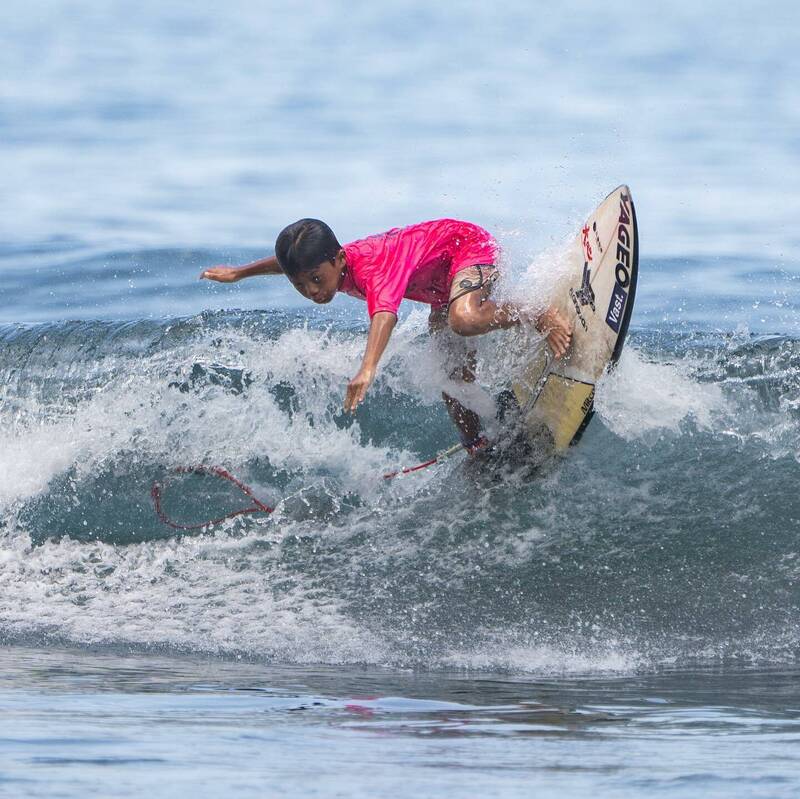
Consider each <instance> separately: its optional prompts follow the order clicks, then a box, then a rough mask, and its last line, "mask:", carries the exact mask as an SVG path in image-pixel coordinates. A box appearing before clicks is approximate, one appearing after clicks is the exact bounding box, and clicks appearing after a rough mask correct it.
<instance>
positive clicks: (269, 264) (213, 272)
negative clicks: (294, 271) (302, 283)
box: [200, 255, 283, 283]
mask: <svg viewBox="0 0 800 799" xmlns="http://www.w3.org/2000/svg"><path fill="white" fill-rule="evenodd" d="M280 274H283V270H282V269H281V268H280V266H279V264H278V259H277V258H276V257H275V256H274V255H270V256H269V258H262V259H261V260H260V261H253V262H252V263H250V264H245V265H244V266H211V267H209V268H208V269H204V270H203V271H202V272H201V273H200V280H202V279H203V278H205V279H206V280H216V281H217V283H235V282H236V281H237V280H241V279H242V278H243V277H253V276H254V275H280Z"/></svg>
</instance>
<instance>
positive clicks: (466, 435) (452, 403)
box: [428, 308, 481, 442]
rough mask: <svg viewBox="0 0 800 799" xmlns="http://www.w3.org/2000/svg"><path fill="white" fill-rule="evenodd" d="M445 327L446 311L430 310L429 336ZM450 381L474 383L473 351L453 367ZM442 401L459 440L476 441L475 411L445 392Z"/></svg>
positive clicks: (477, 420) (478, 426)
mask: <svg viewBox="0 0 800 799" xmlns="http://www.w3.org/2000/svg"><path fill="white" fill-rule="evenodd" d="M446 327H447V310H446V309H442V308H440V309H436V310H433V309H432V310H431V315H430V317H428V329H429V330H430V332H431V334H435V333H437V332H443V331H444V330H445V328H446ZM449 377H450V379H451V380H459V381H462V382H464V383H474V382H475V350H470V351H468V352H467V353H466V358H465V360H464V361H463V362H462V363H461V364H458V365H455V366H454V368H453V369H452V371H451V372H450V373H449ZM442 399H443V400H444V404H445V407H446V408H447V413H448V414H449V416H450V418H451V419H452V420H453V424H454V425H455V426H456V427H457V428H458V432H459V433H460V436H461V440H462V441H464V442H467V441H476V440H477V439H478V437H479V435H480V432H481V418H480V416H478V414H477V413H475V411H471V410H470V409H469V408H465V407H464V406H463V405H462V404H461V403H460V402H459V401H458V400H457V399H456V398H455V397H451V396H450V395H449V394H448V393H447V392H446V391H443V392H442Z"/></svg>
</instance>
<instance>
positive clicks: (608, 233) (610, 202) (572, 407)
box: [511, 186, 639, 455]
mask: <svg viewBox="0 0 800 799" xmlns="http://www.w3.org/2000/svg"><path fill="white" fill-rule="evenodd" d="M638 268H639V235H638V230H637V226H636V211H635V209H634V205H633V200H632V198H631V192H630V189H629V188H628V187H627V186H619V187H618V188H616V189H614V191H612V192H611V194H609V195H608V197H606V198H605V200H603V202H602V203H600V205H599V206H598V207H597V208H596V209H595V211H594V212H593V213H592V214H590V215H589V218H588V219H586V221H585V222H584V224H583V225H581V228H580V231H579V232H578V234H577V236H576V237H575V238H574V240H573V241H572V242H571V244H570V245H569V248H568V251H567V253H566V266H565V268H564V269H563V271H562V270H559V274H560V277H559V279H558V280H557V282H556V287H555V291H554V293H553V297H552V303H551V304H552V305H555V306H556V307H557V308H558V309H559V310H560V311H561V312H562V313H563V314H564V315H565V316H566V317H567V318H568V319H569V320H570V321H571V322H572V323H573V334H572V344H571V347H570V350H569V352H568V353H567V354H566V355H565V356H564V357H563V358H561V359H559V360H556V359H555V358H554V357H553V355H552V352H551V351H550V348H549V347H546V346H545V347H543V348H542V347H541V346H540V347H538V348H537V350H538V354H537V355H536V356H535V357H534V358H533V359H532V360H531V361H530V362H529V363H527V364H526V365H525V366H524V368H523V369H522V370H521V373H520V374H519V376H517V377H516V378H515V379H514V380H513V381H512V384H511V388H512V392H513V395H514V399H515V400H516V406H517V412H518V417H517V418H518V423H519V424H520V425H521V427H522V430H523V431H524V435H525V436H526V437H527V439H528V442H529V443H530V444H531V446H532V447H533V449H534V451H535V452H537V453H538V454H539V455H542V454H544V453H550V452H559V451H563V450H565V449H566V448H567V447H569V445H570V444H572V443H574V442H575V441H577V439H578V438H579V437H580V436H581V434H582V433H583V431H584V430H585V428H586V426H587V425H588V424H589V421H590V420H591V418H592V415H593V413H594V410H593V406H594V393H595V384H596V383H597V380H598V379H599V378H600V376H601V375H602V374H603V372H605V371H606V370H607V369H609V368H612V367H613V366H614V364H615V363H616V362H617V360H618V359H619V356H620V354H621V353H622V347H623V345H624V343H625V336H626V334H627V332H628V323H629V322H630V318H631V312H632V311H633V301H634V296H635V294H636V280H637V276H638Z"/></svg>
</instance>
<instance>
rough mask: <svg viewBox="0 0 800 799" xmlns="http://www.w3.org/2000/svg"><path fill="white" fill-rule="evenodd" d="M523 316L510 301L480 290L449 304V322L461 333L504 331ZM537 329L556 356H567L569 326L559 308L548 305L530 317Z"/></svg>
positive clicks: (475, 333) (516, 323) (467, 334)
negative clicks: (494, 297) (500, 300)
mask: <svg viewBox="0 0 800 799" xmlns="http://www.w3.org/2000/svg"><path fill="white" fill-rule="evenodd" d="M524 318H525V314H523V313H522V312H521V311H520V310H519V309H518V308H517V307H516V306H515V305H513V304H512V303H510V302H505V303H498V302H495V300H493V299H491V298H490V297H488V296H487V295H486V292H484V291H483V290H479V291H471V292H469V294H464V295H462V296H461V297H458V298H457V299H455V300H454V301H453V302H452V303H451V304H450V312H449V316H448V323H449V325H450V327H451V329H452V330H453V332H455V333H458V334H459V335H461V336H480V335H482V334H483V333H488V332H490V331H491V330H504V329H506V328H508V327H514V325H518V324H519V323H520V322H521V321H522V320H523V319H524ZM532 321H533V323H534V324H535V326H536V329H537V330H538V331H539V332H540V333H543V334H544V335H545V337H546V338H547V343H548V344H549V345H550V348H551V349H552V350H553V354H554V355H555V357H556V358H561V357H562V356H564V355H566V353H567V350H568V349H569V345H570V341H571V340H572V329H571V328H570V325H569V322H568V320H567V319H566V317H565V316H564V314H563V313H561V311H559V310H558V309H557V308H555V307H550V308H548V309H547V310H546V311H544V313H541V314H539V315H538V316H537V317H535V318H533V319H532Z"/></svg>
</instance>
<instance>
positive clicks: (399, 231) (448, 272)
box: [200, 219, 572, 454]
mask: <svg viewBox="0 0 800 799" xmlns="http://www.w3.org/2000/svg"><path fill="white" fill-rule="evenodd" d="M497 255H498V248H497V244H496V242H495V240H494V239H493V238H492V236H491V235H490V234H489V233H488V232H487V231H486V230H484V229H483V228H480V227H478V226H477V225H473V224H471V223H469V222H461V221H458V220H455V219H437V220H434V221H431V222H421V223H419V224H417V225H411V226H409V227H406V228H395V229H393V230H389V231H387V232H386V233H381V234H378V235H376V236H369V237H368V238H365V239H361V240H358V241H353V242H351V243H350V244H345V245H344V246H342V245H340V244H339V242H338V241H337V239H336V236H335V235H334V233H333V231H332V230H331V229H330V228H329V227H328V226H327V225H326V224H325V223H324V222H321V221H319V220H318V219H301V220H299V221H298V222H295V223H294V224H292V225H289V226H288V227H286V228H284V229H283V230H282V231H281V233H280V234H279V236H278V239H277V241H276V243H275V255H274V256H273V257H271V258H264V259H262V260H259V261H254V262H253V263H250V264H247V265H246V266H241V267H238V268H237V267H229V266H216V267H211V268H210V269H206V270H204V271H203V272H202V274H201V275H200V278H201V279H202V278H206V279H207V280H216V281H219V282H220V283H232V282H235V281H237V280H241V279H242V278H244V277H252V276H253V275H277V274H285V275H286V276H287V277H288V278H289V280H290V281H291V282H292V285H294V287H295V288H296V289H297V290H298V291H299V292H300V293H301V294H302V295H303V296H304V297H307V298H308V299H310V300H312V301H313V302H316V303H320V304H321V303H327V302H330V301H331V300H332V299H333V297H334V295H335V294H336V293H337V292H339V291H343V292H345V293H346V294H350V295H352V296H354V297H359V298H361V299H364V300H366V302H367V310H368V312H369V316H370V326H369V335H368V336H367V347H366V351H365V353H364V358H363V360H362V362H361V368H360V369H359V371H358V374H357V375H356V376H355V377H354V378H353V379H352V380H351V381H350V382H349V384H348V386H347V393H346V396H345V400H344V407H345V410H347V411H348V412H351V413H352V412H353V411H355V409H356V407H357V406H358V405H359V403H361V402H362V401H363V400H364V397H365V396H366V393H367V390H368V389H369V387H370V385H371V384H372V381H373V380H374V379H375V374H376V372H377V368H378V362H379V361H380V358H381V355H382V354H383V351H384V349H385V348H386V344H387V343H388V341H389V337H390V335H391V333H392V330H393V329H394V326H395V324H396V323H397V308H398V306H399V305H400V301H401V300H402V299H403V298H404V297H407V298H408V299H411V300H416V301H418V302H424V303H427V304H429V305H430V306H431V314H430V317H429V320H428V327H429V329H430V332H431V333H432V334H435V335H436V336H437V337H438V338H442V337H443V336H446V335H447V332H448V330H449V331H451V332H452V333H454V334H456V336H457V337H459V338H460V337H468V336H477V335H481V334H483V333H488V332H489V331H491V330H498V329H503V328H507V327H512V326H514V325H517V324H520V322H521V321H524V320H525V319H526V316H525V314H524V313H523V312H522V311H521V310H520V309H519V308H517V307H515V306H514V305H512V304H511V303H503V304H499V303H497V302H495V301H494V300H492V299H490V297H489V293H490V291H491V288H492V284H493V283H494V281H495V280H496V278H497V276H498V272H497V267H496V261H497ZM532 321H533V323H534V324H535V325H536V328H537V330H539V331H540V332H542V333H544V334H545V335H546V337H547V342H548V344H549V345H550V348H551V349H552V350H553V354H554V355H555V357H556V358H561V357H562V356H563V355H564V354H566V352H567V349H568V347H569V343H570V338H571V335H572V334H571V331H570V328H569V325H568V323H567V321H566V319H564V317H563V316H562V315H561V314H560V313H559V312H558V311H557V310H555V309H552V308H551V309H548V310H547V311H545V312H544V313H542V314H540V315H538V316H536V317H535V318H533V319H532ZM460 340H461V341H463V339H460ZM461 350H462V351H461V353H460V354H459V356H460V357H459V361H460V363H459V364H458V366H457V367H456V368H455V369H454V370H453V372H451V375H450V377H451V378H452V379H454V380H459V379H460V380H462V381H464V382H473V381H474V380H475V371H474V370H475V353H474V350H470V349H469V348H468V347H466V346H462V347H461ZM442 396H443V398H444V401H445V404H446V405H447V410H448V413H449V414H450V417H451V419H452V420H453V422H454V423H455V425H456V427H458V429H459V432H460V434H461V441H462V443H463V444H464V446H465V447H466V449H467V450H468V451H469V452H470V453H471V454H472V453H474V452H476V451H478V450H480V449H482V448H483V447H485V446H486V444H487V443H488V442H487V441H486V439H485V437H483V436H482V435H481V424H480V418H479V417H478V415H477V414H476V413H474V412H473V411H471V410H469V409H467V408H465V407H464V406H463V405H461V403H460V402H458V401H457V400H456V399H454V398H453V397H450V396H449V395H448V394H445V393H443V394H442Z"/></svg>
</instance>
